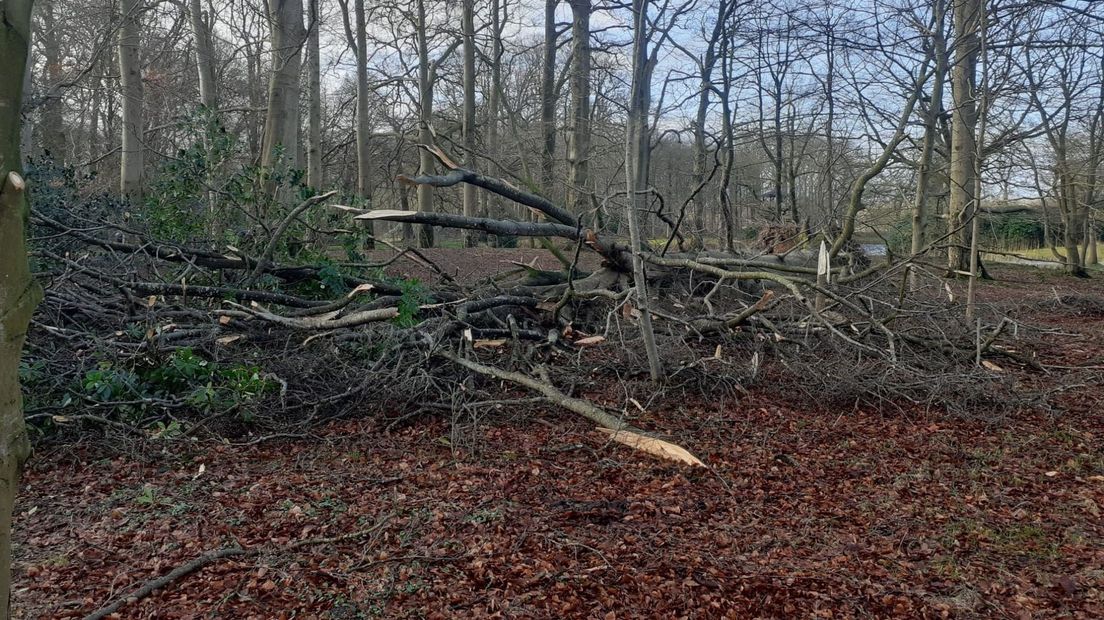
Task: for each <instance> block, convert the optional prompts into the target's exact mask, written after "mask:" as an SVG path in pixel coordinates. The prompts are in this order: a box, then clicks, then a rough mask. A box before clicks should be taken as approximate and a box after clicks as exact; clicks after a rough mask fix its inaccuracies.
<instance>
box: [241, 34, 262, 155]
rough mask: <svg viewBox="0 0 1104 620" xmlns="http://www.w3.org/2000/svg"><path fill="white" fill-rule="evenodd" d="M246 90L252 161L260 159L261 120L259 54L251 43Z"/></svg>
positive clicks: (247, 132) (249, 46)
mask: <svg viewBox="0 0 1104 620" xmlns="http://www.w3.org/2000/svg"><path fill="white" fill-rule="evenodd" d="M245 49H246V50H247V52H246V75H247V76H248V77H247V79H246V90H247V91H248V94H249V112H248V114H247V119H248V121H247V123H248V124H247V128H246V135H247V137H248V139H249V158H250V159H251V160H252V161H253V163H260V161H261V122H260V119H259V116H258V113H259V112H260V107H261V89H260V87H259V86H258V84H259V83H260V82H261V56H260V52H259V51H257V50H256V49H255V48H254V47H253V46H252V45H248V44H247V45H246V46H245Z"/></svg>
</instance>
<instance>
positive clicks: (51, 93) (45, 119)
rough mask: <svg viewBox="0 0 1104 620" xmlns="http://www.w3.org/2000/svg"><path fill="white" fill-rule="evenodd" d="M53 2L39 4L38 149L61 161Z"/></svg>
mask: <svg viewBox="0 0 1104 620" xmlns="http://www.w3.org/2000/svg"><path fill="white" fill-rule="evenodd" d="M54 6H55V0H49V1H48V2H45V3H43V4H42V5H41V8H42V27H41V28H40V29H39V37H38V38H39V40H40V41H41V42H42V51H43V57H44V58H43V60H44V61H45V65H44V66H43V71H42V90H43V92H44V93H45V101H43V103H42V122H41V125H40V130H41V131H40V135H41V138H40V139H41V141H42V150H43V151H44V152H46V153H49V154H50V158H51V159H53V161H54V162H56V163H58V164H64V163H65V155H66V148H65V143H66V139H65V115H64V113H63V107H64V106H63V104H64V100H63V98H62V96H61V93H60V92H59V91H58V90H57V84H58V82H59V81H60V80H61V42H60V40H59V38H58V31H57V20H56V17H55V14H54ZM28 75H30V74H29V73H28Z"/></svg>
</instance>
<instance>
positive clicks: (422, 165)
mask: <svg viewBox="0 0 1104 620" xmlns="http://www.w3.org/2000/svg"><path fill="white" fill-rule="evenodd" d="M427 28H428V24H427V22H426V8H425V0H418V23H417V31H418V32H417V39H418V99H419V102H418V103H419V105H418V141H419V142H421V143H422V144H424V145H430V144H433V131H432V129H431V127H430V125H431V123H432V122H433V61H432V60H430V58H429V33H428V32H427ZM433 166H434V164H433V155H432V154H430V153H429V152H428V151H427V150H426V149H422V151H421V154H420V155H419V159H418V174H420V175H427V174H433ZM418 210H419V211H424V212H426V213H429V212H432V211H433V186H432V185H419V186H418ZM418 245H420V246H421V247H423V248H431V247H433V227H432V226H429V225H422V227H421V228H420V229H419V230H418Z"/></svg>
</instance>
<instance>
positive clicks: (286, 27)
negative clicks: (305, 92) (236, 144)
mask: <svg viewBox="0 0 1104 620" xmlns="http://www.w3.org/2000/svg"><path fill="white" fill-rule="evenodd" d="M128 1H130V0H128ZM268 13H269V22H270V24H271V31H270V33H269V39H270V41H271V45H272V73H271V76H270V78H269V81H268V110H267V112H266V113H265V126H264V139H263V141H262V142H261V166H262V167H263V168H265V169H271V168H272V167H273V166H275V165H276V164H277V163H280V162H278V161H277V159H276V154H277V153H278V152H280V148H281V147H282V162H283V163H284V164H286V165H289V166H294V165H295V163H296V162H297V161H298V159H299V70H300V68H301V65H302V57H303V51H302V50H303V43H304V42H305V39H306V32H305V30H304V28H303V0H268Z"/></svg>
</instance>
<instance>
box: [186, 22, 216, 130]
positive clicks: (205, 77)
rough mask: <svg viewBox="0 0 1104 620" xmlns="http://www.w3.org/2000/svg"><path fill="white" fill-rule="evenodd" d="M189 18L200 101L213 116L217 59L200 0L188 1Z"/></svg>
mask: <svg viewBox="0 0 1104 620" xmlns="http://www.w3.org/2000/svg"><path fill="white" fill-rule="evenodd" d="M188 18H189V20H190V21H191V23H192V35H193V37H194V38H195V55H196V70H197V71H198V72H199V100H200V102H201V103H202V104H203V106H204V107H205V108H207V109H208V110H210V111H211V113H212V114H213V113H215V111H216V110H218V102H217V95H216V91H215V88H216V85H215V57H214V51H213V46H212V45H211V30H210V28H209V27H208V25H207V16H206V15H204V14H203V9H202V7H201V5H200V0H188Z"/></svg>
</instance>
